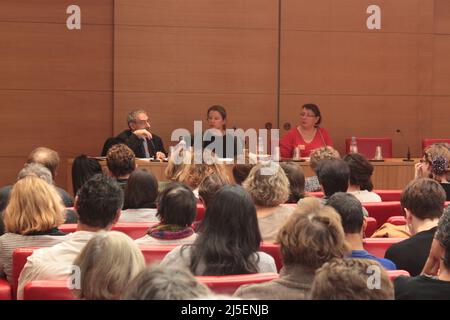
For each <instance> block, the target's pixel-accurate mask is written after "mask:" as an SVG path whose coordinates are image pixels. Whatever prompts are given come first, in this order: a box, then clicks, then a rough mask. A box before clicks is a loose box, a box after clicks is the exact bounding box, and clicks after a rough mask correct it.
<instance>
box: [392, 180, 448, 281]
mask: <svg viewBox="0 0 450 320" xmlns="http://www.w3.org/2000/svg"><path fill="white" fill-rule="evenodd" d="M444 202H445V192H444V189H442V187H441V185H440V184H439V183H438V182H437V181H434V180H432V179H425V178H423V179H417V180H413V181H411V182H410V183H409V184H408V185H407V186H406V188H405V190H403V193H402V195H401V199H400V203H401V205H402V207H403V209H404V210H405V213H406V225H407V227H408V229H409V232H410V234H411V235H412V237H411V238H409V239H406V240H404V241H401V242H399V243H396V244H393V245H392V246H391V247H390V248H389V249H388V250H387V251H386V254H385V258H387V259H389V260H392V261H393V262H394V263H395V265H396V266H397V268H398V269H399V270H406V271H408V272H409V273H410V275H411V276H417V275H419V274H420V272H421V271H422V269H423V267H424V265H425V262H426V260H427V257H428V254H429V252H430V247H431V242H432V241H433V237H434V233H435V231H436V227H437V223H438V220H439V217H440V216H441V215H442V211H443V210H444Z"/></svg>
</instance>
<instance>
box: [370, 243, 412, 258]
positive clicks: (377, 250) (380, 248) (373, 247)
mask: <svg viewBox="0 0 450 320" xmlns="http://www.w3.org/2000/svg"><path fill="white" fill-rule="evenodd" d="M403 240H405V238H366V239H364V249H365V250H367V251H368V252H369V253H371V254H372V255H374V256H375V257H378V258H384V254H385V253H386V250H387V249H389V248H390V247H391V246H392V245H393V244H394V243H397V242H400V241H403Z"/></svg>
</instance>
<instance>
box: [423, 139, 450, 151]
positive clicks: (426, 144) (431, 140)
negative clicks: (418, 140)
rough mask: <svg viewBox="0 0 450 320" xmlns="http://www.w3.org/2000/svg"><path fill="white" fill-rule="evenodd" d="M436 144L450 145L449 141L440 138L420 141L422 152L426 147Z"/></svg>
mask: <svg viewBox="0 0 450 320" xmlns="http://www.w3.org/2000/svg"><path fill="white" fill-rule="evenodd" d="M438 142H447V143H450V139H446V138H442V139H432V138H425V139H423V140H422V150H425V148H426V147H428V146H431V145H432V144H433V143H438Z"/></svg>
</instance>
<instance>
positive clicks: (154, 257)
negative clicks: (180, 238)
mask: <svg viewBox="0 0 450 320" xmlns="http://www.w3.org/2000/svg"><path fill="white" fill-rule="evenodd" d="M176 246H177V245H154V246H140V247H139V248H140V249H141V252H142V254H143V255H144V259H145V263H146V264H152V263H159V262H160V261H161V260H162V259H163V258H164V257H165V255H166V254H167V253H169V252H170V251H171V250H172V249H173V248H175V247H176Z"/></svg>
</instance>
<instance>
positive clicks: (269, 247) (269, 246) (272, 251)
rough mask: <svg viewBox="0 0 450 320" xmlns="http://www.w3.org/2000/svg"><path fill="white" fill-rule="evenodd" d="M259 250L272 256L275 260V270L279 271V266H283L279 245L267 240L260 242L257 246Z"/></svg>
mask: <svg viewBox="0 0 450 320" xmlns="http://www.w3.org/2000/svg"><path fill="white" fill-rule="evenodd" d="M259 250H260V251H262V252H265V253H267V254H268V255H270V256H272V258H273V259H274V260H275V265H276V266H277V271H278V272H280V269H281V267H283V261H282V259H281V252H280V245H279V244H274V243H269V242H262V243H261V246H260V247H259Z"/></svg>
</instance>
